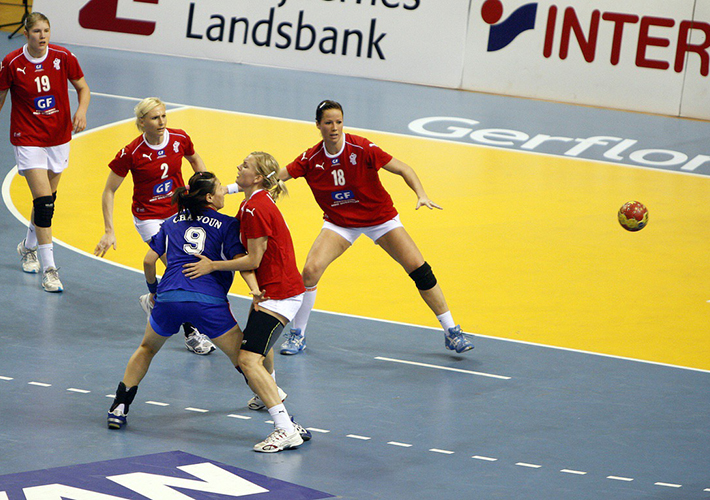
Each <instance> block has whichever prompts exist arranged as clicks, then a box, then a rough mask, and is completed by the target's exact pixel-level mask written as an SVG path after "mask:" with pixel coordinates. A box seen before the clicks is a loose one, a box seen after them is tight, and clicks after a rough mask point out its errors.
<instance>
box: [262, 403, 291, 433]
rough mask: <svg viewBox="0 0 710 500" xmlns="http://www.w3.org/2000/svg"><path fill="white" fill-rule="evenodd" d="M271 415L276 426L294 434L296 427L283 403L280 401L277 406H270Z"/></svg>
mask: <svg viewBox="0 0 710 500" xmlns="http://www.w3.org/2000/svg"><path fill="white" fill-rule="evenodd" d="M269 415H271V418H272V419H273V420H274V427H276V428H277V429H284V430H285V431H286V432H288V433H289V434H292V433H293V431H295V430H296V428H295V427H294V426H293V422H291V416H290V415H289V414H288V412H287V411H286V407H285V406H284V404H283V403H279V404H277V405H276V406H272V407H271V408H269Z"/></svg>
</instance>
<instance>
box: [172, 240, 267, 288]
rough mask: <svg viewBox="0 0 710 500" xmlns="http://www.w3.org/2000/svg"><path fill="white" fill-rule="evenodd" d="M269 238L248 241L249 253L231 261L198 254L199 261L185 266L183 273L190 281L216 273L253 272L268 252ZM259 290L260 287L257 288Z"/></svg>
mask: <svg viewBox="0 0 710 500" xmlns="http://www.w3.org/2000/svg"><path fill="white" fill-rule="evenodd" d="M268 239H269V238H268V237H267V236H262V237H260V238H254V239H252V238H250V239H248V240H247V249H248V251H249V253H247V254H246V255H241V256H239V257H236V258H234V259H231V260H211V259H210V258H208V257H205V256H204V255H201V254H196V255H195V257H197V258H198V259H199V260H198V261H197V262H191V263H190V264H185V265H183V266H182V267H183V270H182V273H183V274H184V275H185V276H187V277H188V278H190V279H195V278H199V277H200V276H204V275H205V274H210V273H211V272H214V271H252V270H254V269H256V268H257V267H259V264H261V259H262V257H264V252H266V244H267V241H268ZM257 289H258V287H257Z"/></svg>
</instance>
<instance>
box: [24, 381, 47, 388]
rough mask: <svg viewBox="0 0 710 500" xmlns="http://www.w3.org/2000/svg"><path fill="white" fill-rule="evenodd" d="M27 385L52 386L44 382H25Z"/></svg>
mask: <svg viewBox="0 0 710 500" xmlns="http://www.w3.org/2000/svg"><path fill="white" fill-rule="evenodd" d="M27 385H36V386H37V387H52V384H45V383H44V382H27Z"/></svg>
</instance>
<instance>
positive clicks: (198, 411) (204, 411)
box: [185, 406, 209, 413]
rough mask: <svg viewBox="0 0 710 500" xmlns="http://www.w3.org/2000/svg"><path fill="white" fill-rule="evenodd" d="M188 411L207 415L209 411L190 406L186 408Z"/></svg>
mask: <svg viewBox="0 0 710 500" xmlns="http://www.w3.org/2000/svg"><path fill="white" fill-rule="evenodd" d="M185 409H186V410H187V411H195V412H197V413H207V412H208V411H209V410H204V409H202V408H193V407H192V406H188V407H187V408H185Z"/></svg>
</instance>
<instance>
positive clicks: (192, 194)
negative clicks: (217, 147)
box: [172, 172, 217, 219]
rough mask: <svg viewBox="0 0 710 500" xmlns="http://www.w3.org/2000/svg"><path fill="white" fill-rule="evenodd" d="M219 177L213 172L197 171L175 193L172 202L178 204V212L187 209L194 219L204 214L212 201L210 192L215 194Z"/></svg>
mask: <svg viewBox="0 0 710 500" xmlns="http://www.w3.org/2000/svg"><path fill="white" fill-rule="evenodd" d="M216 181H217V177H216V176H215V175H214V174H213V173H212V172H196V173H195V175H193V176H192V177H190V180H189V181H187V186H180V187H179V188H177V189H176V190H175V193H173V199H172V203H173V205H177V206H178V212H182V211H184V210H187V211H188V212H190V215H191V216H192V218H193V219H196V218H197V216H198V215H200V214H202V212H204V211H205V209H206V208H207V207H209V205H210V203H209V202H208V201H207V195H208V194H214V192H215V184H216Z"/></svg>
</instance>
